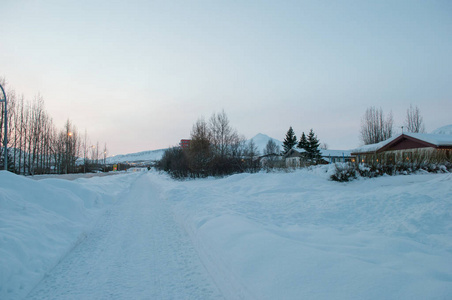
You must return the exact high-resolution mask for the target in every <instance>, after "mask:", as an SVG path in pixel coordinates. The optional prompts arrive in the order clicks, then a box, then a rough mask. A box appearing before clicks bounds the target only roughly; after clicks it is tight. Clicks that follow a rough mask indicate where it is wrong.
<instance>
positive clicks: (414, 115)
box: [405, 105, 425, 133]
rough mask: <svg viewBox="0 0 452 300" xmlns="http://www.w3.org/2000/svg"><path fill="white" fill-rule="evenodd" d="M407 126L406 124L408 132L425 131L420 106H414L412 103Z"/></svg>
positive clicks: (407, 112) (406, 122) (408, 111)
mask: <svg viewBox="0 0 452 300" xmlns="http://www.w3.org/2000/svg"><path fill="white" fill-rule="evenodd" d="M405 126H406V130H407V131H408V132H413V133H424V132H425V126H424V121H423V118H422V116H421V112H420V110H419V107H417V106H416V107H413V105H410V108H409V109H407V111H406V120H405Z"/></svg>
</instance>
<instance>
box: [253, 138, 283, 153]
mask: <svg viewBox="0 0 452 300" xmlns="http://www.w3.org/2000/svg"><path fill="white" fill-rule="evenodd" d="M250 140H253V142H254V144H255V145H256V147H257V149H258V150H259V153H260V154H261V155H262V154H264V149H265V147H266V146H267V143H268V141H269V140H273V141H274V142H275V143H276V145H278V146H279V147H280V148H281V149H282V142H281V141H279V140H277V139H274V138H272V137H269V136H268V135H266V134H263V133H258V134H257V135H255V136H254V137H252V138H250V139H249V140H248V141H247V142H249V141H250Z"/></svg>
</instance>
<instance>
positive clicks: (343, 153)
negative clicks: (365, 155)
mask: <svg viewBox="0 0 452 300" xmlns="http://www.w3.org/2000/svg"><path fill="white" fill-rule="evenodd" d="M320 154H321V155H322V156H323V157H329V156H332V157H343V156H351V151H350V150H329V149H320Z"/></svg>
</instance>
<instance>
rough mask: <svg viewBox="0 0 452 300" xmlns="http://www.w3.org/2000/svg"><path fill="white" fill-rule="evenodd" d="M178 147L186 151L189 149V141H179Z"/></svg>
mask: <svg viewBox="0 0 452 300" xmlns="http://www.w3.org/2000/svg"><path fill="white" fill-rule="evenodd" d="M179 146H180V147H181V148H182V149H188V148H190V140H180V143H179Z"/></svg>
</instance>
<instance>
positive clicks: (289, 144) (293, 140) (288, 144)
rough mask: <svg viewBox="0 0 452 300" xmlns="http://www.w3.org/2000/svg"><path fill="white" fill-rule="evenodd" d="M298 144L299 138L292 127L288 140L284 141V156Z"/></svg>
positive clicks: (288, 132) (287, 134) (288, 133)
mask: <svg viewBox="0 0 452 300" xmlns="http://www.w3.org/2000/svg"><path fill="white" fill-rule="evenodd" d="M296 144H297V137H296V136H295V132H294V131H293V129H292V126H290V128H289V130H288V131H287V133H286V138H285V139H284V141H283V149H284V154H286V153H287V152H289V150H290V149H292V148H293V147H295V145H296Z"/></svg>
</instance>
